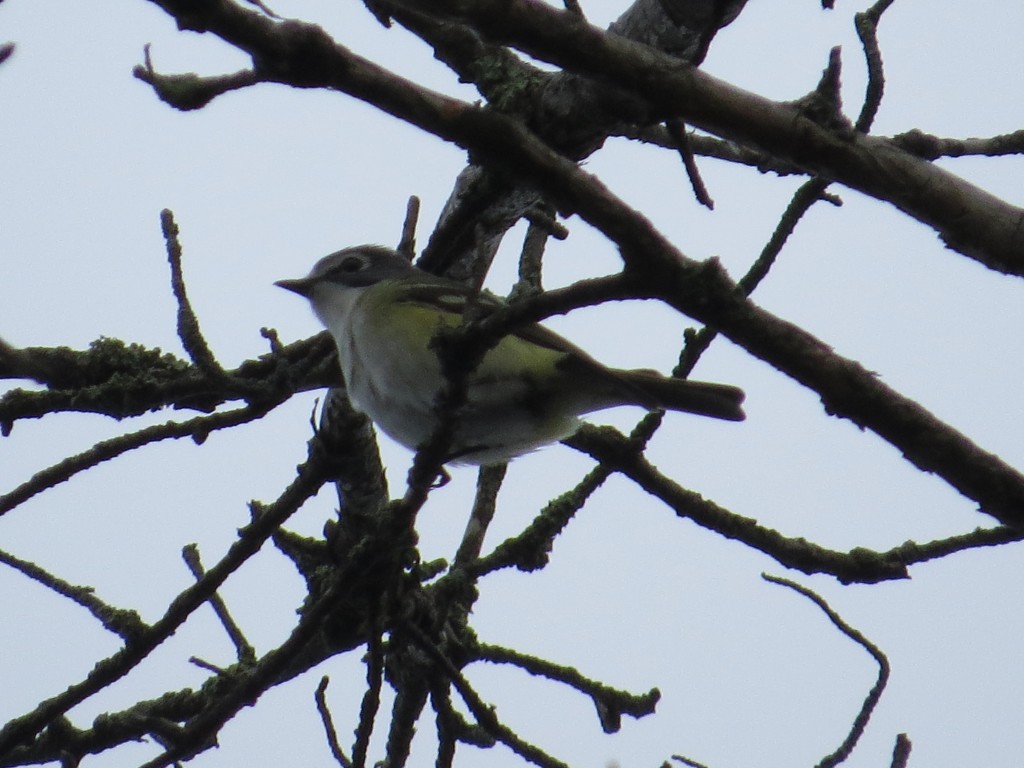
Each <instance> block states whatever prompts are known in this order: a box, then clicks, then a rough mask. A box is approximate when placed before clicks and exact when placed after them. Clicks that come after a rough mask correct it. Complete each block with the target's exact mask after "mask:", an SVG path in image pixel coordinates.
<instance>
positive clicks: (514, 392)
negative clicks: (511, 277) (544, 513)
mask: <svg viewBox="0 0 1024 768" xmlns="http://www.w3.org/2000/svg"><path fill="white" fill-rule="evenodd" d="M275 285H278V286H280V287H282V288H287V289H288V290H289V291H293V292H295V293H297V294H299V295H300V296H304V297H306V298H307V299H309V302H310V304H312V306H313V311H314V312H315V313H316V316H317V317H318V318H319V319H320V322H322V323H323V324H324V325H325V326H326V327H327V330H328V331H330V333H331V335H332V336H333V337H334V340H335V342H336V343H337V346H338V357H339V359H340V361H341V370H342V373H343V375H344V377H345V384H346V386H347V388H348V394H349V397H350V399H351V400H352V404H353V405H354V406H355V407H356V408H358V409H359V410H360V411H363V412H364V413H366V414H367V415H368V416H369V417H370V418H371V419H372V420H373V421H374V422H375V423H376V425H377V426H378V427H379V428H380V429H382V430H383V431H384V432H385V433H387V434H388V435H390V436H391V437H392V438H393V439H395V440H396V441H398V442H399V443H401V444H402V445H404V446H406V447H407V448H410V449H412V450H416V449H417V448H418V447H420V446H421V445H423V444H424V443H425V442H426V441H427V440H429V439H430V438H431V436H432V435H434V433H435V431H436V429H437V428H438V426H439V416H438V411H437V402H438V395H439V393H440V392H441V390H442V388H443V386H444V384H445V382H444V377H443V374H442V371H441V361H440V359H439V358H438V356H437V352H436V351H435V348H434V347H432V346H431V341H432V339H433V338H434V336H435V334H436V333H437V331H438V329H439V328H443V327H457V326H459V325H460V324H462V322H463V313H464V310H465V309H466V308H467V306H468V305H469V304H470V303H472V307H473V312H474V314H473V317H478V316H479V313H480V312H481V311H482V312H483V313H486V312H487V310H488V309H491V310H494V309H498V308H500V307H501V306H502V303H501V302H500V301H499V300H498V299H495V298H493V297H490V296H488V295H486V294H480V293H478V292H474V291H472V290H471V289H470V288H468V287H467V286H465V285H463V284H462V283H458V282H456V281H454V280H449V279H447V278H443V277H437V276H435V275H432V274H429V273H427V272H424V271H422V270H420V269H417V268H416V267H414V266H413V265H412V264H410V263H409V261H408V260H407V259H406V258H404V257H403V256H402V255H401V254H399V253H397V252H395V251H392V250H390V249H389V248H384V247H382V246H376V245H362V246H357V247H355V248H346V249H344V250H341V251H338V252H336V253H332V254H331V255H330V256H326V257H324V258H323V259H321V260H320V261H318V262H317V263H316V265H315V266H314V267H313V270H312V271H311V272H310V273H309V274H308V275H307V276H306V277H303V278H299V279H297V280H281V281H278V282H277V283H275ZM742 402H743V391H742V390H740V389H738V388H737V387H732V386H728V385H725V384H708V383H704V382H696V381H685V380H683V379H673V378H668V377H665V376H662V375H661V374H659V373H657V372H654V371H648V370H619V369H614V368H608V367H606V366H604V365H602V364H601V363H599V362H597V361H596V360H594V359H593V358H592V357H590V356H589V355H588V354H587V353H586V352H584V351H583V350H581V349H579V348H578V347H576V346H574V345H573V344H571V343H570V342H568V341H566V340H565V339H563V338H562V337H561V336H559V335H557V334H556V333H554V332H552V331H550V330H548V329H547V328H544V327H543V326H541V325H537V324H532V325H527V326H525V327H520V328H516V329H515V330H513V331H511V332H510V333H509V334H507V335H506V336H503V337H502V338H501V339H500V340H499V341H498V343H497V344H496V345H495V346H494V347H493V348H491V349H490V350H488V351H487V352H486V353H485V354H484V356H483V359H482V361H481V362H480V364H479V365H478V366H477V367H476V368H475V369H474V370H473V371H472V372H471V373H470V374H469V377H468V379H467V382H466V403H465V405H464V406H463V407H462V408H460V409H458V411H457V414H456V418H457V421H456V424H455V429H454V437H453V439H452V443H451V451H450V454H449V456H448V458H447V459H446V463H448V462H451V463H455V464H490V463H494V462H498V461H505V460H507V459H510V458H513V457H515V456H519V455H520V454H523V453H527V452H528V451H532V450H534V449H536V448H539V447H541V446H543V445H546V444H548V443H552V442H555V441H558V440H562V439H564V438H566V437H569V436H570V435H572V434H573V433H574V432H575V431H576V430H577V429H578V428H579V426H580V420H579V417H580V416H581V415H583V414H586V413H590V412H592V411H599V410H601V409H604V408H612V407H615V406H618V405H639V406H641V407H643V408H647V409H648V410H659V409H668V410H673V411H686V412H689V413H696V414H700V415H702V416H712V417H714V418H718V419H729V420H732V421H740V420H742V419H743V418H744V415H743V410H742V409H741V408H740V403H742Z"/></svg>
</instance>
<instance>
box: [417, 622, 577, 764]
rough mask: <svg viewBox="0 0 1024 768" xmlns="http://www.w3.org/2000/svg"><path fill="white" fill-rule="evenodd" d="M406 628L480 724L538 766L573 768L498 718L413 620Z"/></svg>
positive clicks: (492, 709)
mask: <svg viewBox="0 0 1024 768" xmlns="http://www.w3.org/2000/svg"><path fill="white" fill-rule="evenodd" d="M405 629H407V630H408V631H409V633H410V634H411V635H412V637H413V639H414V640H415V641H416V644H417V645H419V646H420V647H421V648H422V649H423V650H424V651H426V652H427V654H428V655H429V656H430V657H431V658H432V659H433V660H434V662H435V663H436V664H437V665H438V666H440V667H441V669H442V670H443V671H444V672H445V674H446V675H447V676H448V679H449V680H450V681H451V683H452V685H454V686H455V690H457V691H458V692H459V696H461V697H462V700H463V701H464V702H465V703H466V706H467V707H468V708H469V711H470V712H472V713H473V717H475V718H476V720H477V722H478V723H480V725H481V726H482V727H483V728H485V729H486V730H487V731H488V732H489V733H490V734H492V735H493V736H494V737H495V738H496V739H497V740H498V741H500V742H501V743H502V744H504V745H505V746H506V747H508V748H509V749H511V750H512V751H513V752H515V753H516V754H517V755H519V756H520V757H522V758H524V759H525V760H529V761H530V762H531V763H534V764H535V765H539V766H541V768H569V766H568V764H567V763H564V762H562V761H561V760H558V759H557V758H555V757H552V756H551V755H549V754H548V753H546V752H545V751H544V750H542V749H541V748H540V747H537V746H535V745H533V744H530V743H529V742H528V741H526V740H524V739H522V738H521V737H520V736H519V734H517V733H516V732H515V731H513V730H512V729H511V728H509V727H508V726H507V725H505V724H504V723H502V722H501V720H499V719H498V715H497V713H496V711H495V709H494V707H493V706H490V705H488V704H486V703H485V702H484V701H483V700H482V699H481V698H480V695H479V694H478V693H477V692H476V690H475V689H474V688H473V687H472V686H471V685H470V684H469V681H468V680H466V678H465V676H463V674H462V672H460V671H459V669H458V668H456V666H455V665H454V664H452V662H451V660H450V659H449V658H448V657H447V656H446V655H445V654H444V653H443V652H442V651H441V649H440V648H438V647H437V645H436V644H435V643H434V642H433V641H432V640H431V639H430V638H429V637H427V635H426V634H425V633H424V632H423V630H421V629H420V628H419V627H417V626H415V625H414V624H412V623H406V625H405Z"/></svg>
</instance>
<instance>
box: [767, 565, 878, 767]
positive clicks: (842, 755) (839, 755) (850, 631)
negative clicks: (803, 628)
mask: <svg viewBox="0 0 1024 768" xmlns="http://www.w3.org/2000/svg"><path fill="white" fill-rule="evenodd" d="M761 578H763V579H764V580H765V581H768V582H771V583H772V584H778V585H780V586H783V587H788V588H789V589H792V590H793V591H794V592H798V593H799V594H801V595H803V596H804V597H806V598H807V599H808V600H810V601H811V602H812V603H814V604H815V605H816V606H818V608H820V609H821V610H822V612H823V613H824V614H825V615H826V616H827V617H828V619H829V621H831V622H832V624H833V625H834V626H835V627H836V629H838V630H839V631H840V632H842V633H843V634H844V635H846V636H847V637H848V638H850V639H851V640H853V641H854V642H855V643H857V645H859V646H860V647H861V648H863V649H864V650H865V651H867V652H868V653H869V654H871V657H872V658H873V659H874V660H875V663H877V664H878V679H877V680H876V681H875V684H874V685H873V686H872V687H871V690H870V691H868V695H867V696H865V697H864V703H863V704H862V705H861V708H860V712H858V713H857V717H856V718H854V721H853V725H852V726H851V727H850V732H849V733H848V734H847V736H846V738H845V739H843V743H842V744H840V745H839V747H838V748H837V749H836V750H835V751H834V752H833V753H832V754H830V755H826V756H825V757H824V758H822V759H821V761H820V762H819V763H818V764H817V766H816V768H834V767H835V766H837V765H839V764H840V763H842V762H843V761H845V760H846V758H848V757H849V756H850V753H851V752H853V748H854V747H855V746H856V745H857V741H858V740H859V739H860V737H861V734H863V733H864V729H865V728H866V727H867V725H868V721H869V720H870V719H871V713H872V712H873V711H874V709H875V706H876V705H877V704H878V701H879V699H881V697H882V692H883V691H884V690H885V686H886V684H887V683H888V682H889V659H887V658H886V656H885V654H884V653H882V651H881V650H880V649H879V648H878V646H876V645H875V644H874V643H872V642H871V641H870V640H868V639H867V638H866V637H865V636H864V635H863V634H862V633H861V632H860V631H859V630H857V629H854V628H853V627H851V626H850V625H849V624H847V623H846V621H844V620H843V618H842V617H841V616H840V615H839V614H838V613H836V612H835V611H834V610H833V609H832V607H831V606H830V605H829V604H828V603H826V602H825V600H824V598H822V597H821V596H820V595H818V594H816V593H814V592H812V591H811V590H810V589H808V588H807V587H805V586H802V585H800V584H797V583H796V582H795V581H790V580H789V579H783V578H781V577H779V576H771V575H770V574H767V573H762V574H761Z"/></svg>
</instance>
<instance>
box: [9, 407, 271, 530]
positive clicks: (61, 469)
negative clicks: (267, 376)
mask: <svg viewBox="0 0 1024 768" xmlns="http://www.w3.org/2000/svg"><path fill="white" fill-rule="evenodd" d="M268 410H269V408H268V407H267V406H266V405H260V406H254V405H246V406H243V407H242V408H236V409H235V410H233V411H226V412H224V413H215V414H212V415H210V416H197V417H195V418H193V419H188V420H187V421H168V422H164V423H163V424H154V425H153V426H151V427H145V428H144V429H140V430H139V431H138V432H130V433H128V434H126V435H118V436H117V437H112V438H110V439H109V440H101V441H100V442H98V443H96V445H94V446H93V447H92V448H90V449H89V450H87V451H83V452H82V453H79V454H76V455H74V456H68V457H67V458H66V459H62V460H61V461H58V462H57V463H56V464H54V465H52V466H50V467H47V468H46V469H43V470H40V471H39V472H37V473H36V474H34V475H32V477H30V478H29V479H28V480H26V481H25V482H24V483H22V484H21V485H19V486H18V487H17V488H14V489H13V490H11V491H9V492H8V493H6V494H4V495H3V496H0V515H3V514H4V513H6V512H10V511H11V510H12V509H14V508H15V507H17V506H18V505H19V504H24V503H25V502H26V501H28V500H29V499H31V498H32V497H33V496H35V495H37V494H39V493H42V492H43V491H45V490H47V489H48V488H53V487H54V486H56V485H59V484H60V483H63V482H65V481H67V480H70V479H71V478H72V477H74V476H75V475H76V474H78V473H79V472H83V471H85V470H87V469H90V468H91V467H95V466H96V465H97V464H101V463H102V462H104V461H109V460H110V459H113V458H116V457H118V456H120V455H121V454H124V453H127V452H128V451H131V450H134V449H136V448H140V447H142V446H144V445H149V444H150V443H156V442H159V441H160V440H168V439H171V438H182V437H192V438H198V439H197V442H201V441H202V440H205V439H206V436H207V435H209V434H210V432H214V431H216V430H219V429H227V428H230V427H236V426H238V425H239V424H245V423H247V422H250V421H255V420H256V419H259V418H261V417H262V416H263V415H264V414H266V413H267V411H268Z"/></svg>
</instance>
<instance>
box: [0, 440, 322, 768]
mask: <svg viewBox="0 0 1024 768" xmlns="http://www.w3.org/2000/svg"><path fill="white" fill-rule="evenodd" d="M326 480H327V478H326V477H325V476H324V474H323V468H322V466H321V465H320V464H319V463H318V462H316V461H315V460H313V459H312V458H311V459H310V460H308V461H307V462H306V463H305V464H303V465H301V466H300V467H299V469H298V474H297V477H296V478H295V480H294V481H292V483H291V485H289V486H288V488H287V489H285V491H284V492H283V493H282V494H281V495H280V496H279V497H278V499H277V501H275V502H274V503H273V504H272V505H268V506H267V507H265V508H264V513H263V514H262V515H260V516H259V517H258V518H257V519H255V520H254V521H253V522H252V523H251V524H249V525H248V526H246V527H245V528H243V529H241V531H240V535H239V538H238V539H237V540H236V541H235V543H234V544H232V545H231V547H230V548H229V549H228V552H227V554H226V555H224V557H222V558H221V559H220V561H219V562H218V563H217V564H216V565H214V566H213V567H212V568H211V569H210V570H209V571H207V573H206V575H205V576H204V577H203V578H202V579H200V580H199V581H197V582H196V583H195V584H194V585H192V586H191V587H189V588H188V589H185V590H183V591H182V592H181V593H180V594H179V595H178V596H177V597H176V598H175V599H174V600H173V602H172V603H171V604H170V605H169V606H168V608H167V610H166V612H165V613H164V615H163V616H162V617H161V618H160V619H159V620H157V621H156V622H155V623H154V624H152V625H150V626H149V628H148V630H146V631H145V632H143V633H142V634H140V635H139V636H138V637H136V638H135V641H134V642H133V643H130V644H128V645H126V646H125V647H124V648H122V649H121V650H120V651H118V652H117V653H115V654H113V655H111V656H109V657H107V658H106V659H103V660H101V661H99V662H98V663H97V664H95V665H94V666H93V668H92V670H91V671H90V672H89V674H88V675H86V676H85V678H84V679H82V680H81V681H80V682H78V683H74V684H73V685H71V686H69V687H68V688H67V689H66V690H64V691H63V692H62V693H60V694H58V695H57V696H54V697H52V698H50V699H47V700H46V701H44V702H42V703H40V704H39V705H38V706H37V707H36V708H35V709H34V710H33V711H31V712H29V713H28V714H26V715H23V716H22V717H18V718H15V719H13V720H11V721H10V722H8V723H7V724H6V725H5V726H4V727H3V728H2V729H0V754H5V753H6V752H7V751H8V750H10V749H11V748H12V747H13V746H14V745H16V744H22V743H24V742H26V741H29V740H31V739H32V738H34V737H35V736H36V735H37V734H38V733H40V732H41V731H42V730H43V729H44V728H46V727H47V725H49V724H50V723H53V722H54V721H55V720H56V719H57V718H59V717H61V716H62V715H64V714H65V713H66V712H67V711H68V710H70V709H71V708H72V707H75V706H77V705H78V704H80V703H82V702H83V701H85V700H86V699H88V698H89V697H90V696H92V695H94V694H95V693H96V692H98V691H100V690H102V689H103V688H106V687H107V686H109V685H111V684H113V683H114V682H116V681H117V680H120V679H121V678H122V677H124V676H125V675H126V674H128V672H130V671H131V670H132V669H134V668H135V667H136V666H137V665H138V664H139V663H140V662H141V661H142V660H143V659H145V658H146V657H147V656H148V655H149V654H150V653H151V652H152V651H153V650H154V649H155V648H156V647H157V646H159V645H160V644H161V643H163V642H164V641H165V640H166V639H167V638H169V637H170V636H171V635H173V634H174V633H175V631H177V629H178V628H179V627H180V626H181V625H182V624H183V623H184V622H185V620H186V619H187V618H188V617H189V616H190V615H191V614H192V613H193V612H194V611H195V610H197V609H198V608H199V607H200V606H201V605H203V603H205V602H206V600H207V599H208V598H209V596H210V595H212V594H213V593H214V592H216V591H217V589H219V588H220V586H221V585H222V584H223V583H224V581H225V580H226V579H227V578H228V576H230V575H231V574H232V573H234V572H235V571H236V570H237V569H238V568H240V567H241V566H242V564H243V563H245V562H246V561H247V560H248V559H249V558H250V557H252V555H254V554H255V553H256V552H257V551H259V549H260V547H261V546H262V545H263V543H264V542H265V541H266V540H267V539H269V538H270V536H271V535H272V534H273V533H274V531H276V530H277V528H278V527H279V526H280V525H281V524H282V523H283V522H284V521H285V520H287V519H288V518H289V517H290V516H291V515H293V514H294V513H295V511H296V510H297V509H298V508H299V506H301V504H302V503H303V502H304V501H305V500H306V499H307V498H309V497H310V496H312V495H314V494H315V493H316V492H317V491H318V490H319V488H320V486H321V485H322V484H323V483H324V482H326ZM205 736H206V734H205V732H204V737H205ZM174 759H175V758H174V757H171V758H170V761H172V762H173V760H174ZM157 764H161V765H166V764H167V763H166V762H160V761H159V759H158V761H157Z"/></svg>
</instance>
